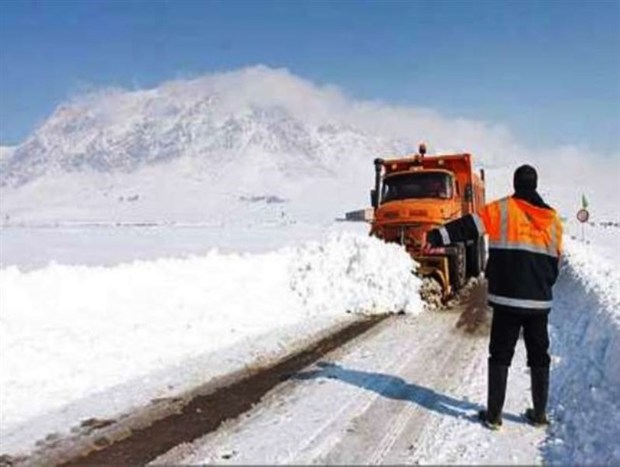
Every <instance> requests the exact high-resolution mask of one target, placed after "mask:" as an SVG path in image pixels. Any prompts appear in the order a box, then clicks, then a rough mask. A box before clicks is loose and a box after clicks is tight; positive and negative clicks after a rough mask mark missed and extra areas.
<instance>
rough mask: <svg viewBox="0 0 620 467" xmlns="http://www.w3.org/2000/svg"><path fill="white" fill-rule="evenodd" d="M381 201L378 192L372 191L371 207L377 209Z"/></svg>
mask: <svg viewBox="0 0 620 467" xmlns="http://www.w3.org/2000/svg"><path fill="white" fill-rule="evenodd" d="M378 201H379V200H378V199H377V190H370V205H371V206H372V207H373V208H375V209H377V207H378V205H379V202H378Z"/></svg>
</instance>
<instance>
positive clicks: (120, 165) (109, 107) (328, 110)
mask: <svg viewBox="0 0 620 467" xmlns="http://www.w3.org/2000/svg"><path fill="white" fill-rule="evenodd" d="M336 96H337V94H334V91H331V90H329V89H321V88H317V87H316V86H314V85H312V84H311V83H308V82H306V81H304V80H302V79H300V78H297V77H295V76H292V75H290V74H289V73H288V72H286V71H279V70H272V69H268V68H265V67H256V68H249V69H245V70H241V71H238V72H233V73H228V74H220V75H211V76H206V77H203V78H199V79H195V80H184V81H175V82H171V83H166V84H164V85H162V86H160V87H158V88H155V89H150V90H140V91H122V90H107V91H105V92H99V93H96V94H90V95H87V96H82V97H78V98H76V99H74V100H72V101H71V102H69V103H67V104H64V105H61V106H60V107H59V108H58V109H57V110H56V111H55V112H54V113H53V115H52V116H51V117H50V118H49V119H48V120H47V121H46V122H45V123H44V124H43V125H42V126H41V127H40V128H39V129H38V130H37V131H35V132H34V133H33V134H32V135H31V136H30V137H29V138H28V139H27V140H26V141H25V142H24V143H23V144H21V145H19V146H18V147H16V148H14V149H13V150H11V151H10V152H8V151H7V152H4V153H3V157H2V158H1V159H0V186H2V187H3V191H4V195H5V197H6V199H7V200H8V201H7V202H6V203H3V211H7V213H9V214H10V212H11V211H17V212H16V214H17V216H18V217H20V214H24V213H25V211H24V210H27V211H28V212H29V215H32V214H33V213H34V212H35V211H37V212H39V213H40V212H42V209H43V208H44V207H45V206H48V207H52V206H59V205H63V209H62V212H59V211H57V210H53V212H54V213H55V215H58V216H59V217H60V218H66V216H67V215H68V216H69V217H73V218H74V219H78V218H92V216H89V215H88V214H87V213H86V212H85V211H92V209H93V208H97V207H101V204H110V203H107V202H106V199H108V200H109V199H113V200H115V202H114V203H112V205H111V206H108V208H103V209H95V210H96V211H99V212H98V213H97V214H96V215H95V218H101V217H103V218H106V217H110V216H111V217H115V216H114V211H118V209H116V208H117V207H118V206H117V205H116V204H117V203H116V201H121V202H122V201H125V200H127V199H131V200H133V201H136V202H135V203H134V209H133V211H139V210H140V209H139V208H137V206H140V205H141V204H142V208H146V211H144V209H143V214H145V215H146V217H147V218H149V219H151V218H153V217H157V213H156V211H157V208H156V206H151V207H150V208H149V207H147V206H144V205H143V204H144V203H143V202H142V201H144V200H145V199H146V200H148V199H151V200H155V199H157V201H159V199H160V196H159V195H160V194H161V193H162V192H165V193H167V201H166V202H165V203H164V205H163V206H161V207H162V214H164V215H163V217H164V218H169V217H173V218H174V217H179V216H175V214H174V213H173V212H171V211H170V210H168V212H167V213H166V208H165V205H170V200H171V198H170V197H172V198H174V199H176V203H177V204H178V208H179V209H176V210H175V209H172V211H176V212H177V213H179V212H184V213H187V209H185V208H184V206H183V205H184V203H186V202H187V196H188V193H187V191H184V190H183V187H185V188H187V186H188V185H195V186H194V188H195V189H198V191H199V192H200V193H201V196H203V197H205V198H210V197H212V196H214V195H216V194H222V193H226V194H228V195H231V196H232V197H233V198H235V199H238V198H240V197H244V199H245V200H246V201H247V200H248V199H250V200H251V199H254V200H256V199H257V198H260V197H261V196H266V197H269V196H276V197H280V198H282V199H287V198H289V197H291V196H292V195H293V194H294V193H293V192H295V191H296V190H295V185H300V184H303V183H307V182H308V181H309V180H316V179H319V180H323V181H330V180H331V182H335V181H336V179H339V180H340V179H342V178H343V174H344V178H346V175H347V174H348V173H350V171H351V170H352V169H353V170H354V171H356V170H357V167H359V168H361V167H362V166H366V167H365V170H368V171H370V167H371V161H372V159H373V158H374V157H376V156H377V155H386V154H393V153H401V152H403V151H406V150H409V149H410V148H412V147H413V144H411V143H407V142H406V141H404V140H398V139H396V138H389V137H385V136H380V135H378V134H376V133H374V134H373V133H372V132H371V131H367V129H363V128H361V127H359V126H357V127H356V126H355V125H353V124H351V122H348V121H347V120H346V119H345V118H341V117H342V115H339V114H338V113H337V112H334V109H333V106H334V102H335V101H336V100H337V97H336ZM363 178H366V177H363ZM358 179H359V178H358ZM363 182H364V184H365V185H368V184H369V183H370V181H369V180H363ZM171 185H173V186H174V187H175V190H172V191H174V193H172V192H171V190H169V189H168V188H169V187H170V186H171ZM167 187H168V188H167ZM95 198H100V201H101V203H97V202H96V200H95ZM87 199H90V200H91V202H92V203H91V204H92V205H91V206H90V207H88V206H85V205H84V202H85V200H87ZM140 200H142V201H140ZM9 201H10V202H9ZM67 202H68V203H69V204H73V208H76V209H67V206H66V205H67ZM207 204H208V203H207ZM35 205H36V207H35ZM112 206H114V209H112ZM80 207H81V208H80ZM71 212H72V213H73V214H70V213H71ZM48 213H50V211H48ZM203 213H204V211H203ZM166 214H168V215H166ZM29 215H26V217H29ZM35 217H37V216H35ZM44 217H50V216H44ZM52 217H53V216H52ZM138 217H140V216H139V215H138ZM180 217H181V218H187V216H185V215H181V216H180ZM50 219H51V217H50Z"/></svg>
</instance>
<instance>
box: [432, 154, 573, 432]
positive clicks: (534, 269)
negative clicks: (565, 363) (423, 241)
mask: <svg viewBox="0 0 620 467" xmlns="http://www.w3.org/2000/svg"><path fill="white" fill-rule="evenodd" d="M513 182H514V189H515V193H514V194H513V195H512V196H510V197H506V198H502V199H500V200H498V201H495V202H493V203H490V204H488V205H486V206H484V207H483V208H482V209H481V210H480V212H479V213H478V214H473V215H472V214H468V215H466V216H463V217H461V218H460V219H457V220H455V221H452V222H449V223H447V224H445V225H444V226H443V227H440V228H439V229H433V230H431V231H430V232H429V233H428V235H427V242H428V244H429V245H430V246H433V247H435V246H442V245H449V244H450V243H454V242H463V241H466V240H469V239H472V240H473V239H476V238H478V237H479V236H480V235H484V234H488V236H489V237H488V238H489V260H488V263H487V266H486V271H485V274H486V277H487V281H488V292H489V293H488V301H489V304H490V305H491V307H492V308H493V320H492V324H491V340H490V343H489V354H490V356H489V365H488V393H487V408H486V410H482V411H480V413H479V416H480V419H481V420H482V422H483V423H484V424H485V425H486V426H487V427H488V428H491V429H499V427H500V426H501V424H502V408H503V406H504V399H505V395H506V382H507V379H508V368H509V367H510V363H511V361H512V357H513V355H514V350H515V346H516V343H517V340H518V338H519V331H520V329H521V328H523V338H524V340H525V347H526V350H527V365H528V366H529V367H530V374H531V384H532V401H533V405H534V408H533V409H527V410H526V412H525V416H526V418H527V419H528V420H529V421H530V422H531V423H533V424H534V425H536V426H540V425H547V424H548V423H549V421H548V419H547V414H546V406H547V395H548V391H549V362H550V358H549V353H548V349H549V334H548V330H547V318H548V315H549V312H550V310H551V305H552V299H553V296H552V290H551V289H552V286H553V285H554V284H555V281H556V279H557V277H558V270H559V260H560V254H561V249H562V224H561V222H560V219H559V217H558V215H557V214H556V212H555V211H554V210H553V209H552V208H551V207H549V206H548V205H547V204H546V203H545V202H544V201H543V199H542V198H541V197H540V195H539V194H538V192H537V191H536V187H537V183H538V175H537V173H536V170H535V169H534V168H533V167H531V166H529V165H523V166H521V167H519V168H518V169H517V170H516V171H515V173H514V180H513Z"/></svg>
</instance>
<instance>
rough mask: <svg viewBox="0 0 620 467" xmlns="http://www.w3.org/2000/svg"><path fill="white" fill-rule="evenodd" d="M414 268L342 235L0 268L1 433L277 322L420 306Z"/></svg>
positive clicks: (401, 257) (392, 253) (393, 253)
mask: <svg viewBox="0 0 620 467" xmlns="http://www.w3.org/2000/svg"><path fill="white" fill-rule="evenodd" d="M413 267H414V263H413V261H412V260H411V259H410V257H409V256H408V255H407V254H406V253H404V252H403V251H402V250H401V249H400V248H399V247H397V246H394V245H386V244H384V243H382V242H380V241H378V240H376V239H372V238H369V237H363V236H357V235H352V234H338V235H336V234H334V235H332V236H330V237H329V238H328V239H326V240H325V241H323V242H320V243H318V242H310V243H308V244H306V245H304V246H301V247H297V248H286V249H282V250H279V251H277V252H273V253H267V254H256V255H251V254H244V255H234V254H232V255H222V254H219V253H218V252H217V251H216V250H213V251H211V252H210V253H209V254H207V255H205V256H200V257H199V256H196V257H193V258H188V259H183V260H180V259H160V260H157V261H149V262H134V263H131V264H123V265H119V266H116V267H111V268H104V267H84V266H82V267H81V266H60V265H51V266H49V267H47V268H44V269H39V270H36V271H33V272H27V273H24V272H20V271H19V270H18V269H17V268H16V267H9V268H6V269H1V270H0V284H1V285H0V308H1V309H2V316H1V320H0V353H1V354H2V362H3V365H2V366H3V371H2V372H1V373H0V387H1V388H2V392H1V396H0V397H1V400H0V405H1V406H2V420H1V424H2V425H1V426H2V432H6V431H7V430H10V429H11V427H13V426H15V425H16V424H18V423H20V422H26V421H27V420H28V419H30V418H32V417H34V416H36V415H41V414H44V413H46V412H48V411H51V410H53V409H58V408H60V407H62V406H63V405H65V404H67V403H69V402H71V401H74V400H78V399H82V398H85V397H87V396H90V395H92V394H93V393H95V392H101V391H105V390H106V388H110V387H112V386H115V385H119V384H121V383H123V382H125V381H126V380H127V379H128V378H134V377H138V376H141V375H142V376H143V375H147V374H149V373H150V372H153V371H155V370H161V369H162V368H165V367H169V366H171V365H174V364H176V363H178V362H180V361H183V360H187V359H191V358H194V357H197V356H199V355H201V354H205V353H208V352H213V351H216V350H222V349H223V348H225V347H227V346H230V345H231V344H234V343H235V342H239V341H242V340H244V339H249V338H252V337H253V336H256V335H258V334H262V333H265V332H267V331H270V330H273V329H275V328H281V327H284V326H286V325H290V324H294V323H309V322H310V321H312V319H317V318H320V317H322V316H341V315H344V314H345V313H346V312H353V313H378V312H388V311H400V310H404V311H407V312H410V313H416V312H419V311H420V310H421V308H422V303H421V300H420V296H419V286H420V280H419V279H418V278H417V277H415V276H414V275H413V274H412V273H411V272H412V269H413ZM302 334H303V333H302ZM32 388H37V396H36V397H32V396H33V395H32Z"/></svg>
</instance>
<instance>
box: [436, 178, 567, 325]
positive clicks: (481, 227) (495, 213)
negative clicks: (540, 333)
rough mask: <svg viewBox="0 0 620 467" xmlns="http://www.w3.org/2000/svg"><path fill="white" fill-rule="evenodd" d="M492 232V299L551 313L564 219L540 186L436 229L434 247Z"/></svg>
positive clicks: (488, 269)
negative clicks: (561, 220) (550, 204)
mask: <svg viewBox="0 0 620 467" xmlns="http://www.w3.org/2000/svg"><path fill="white" fill-rule="evenodd" d="M485 234H486V235H488V240H489V260H488V262H487V266H486V269H485V275H486V278H487V280H488V287H489V295H488V300H489V303H490V304H491V305H501V306H506V307H510V308H514V309H516V310H518V311H522V312H523V311H526V312H531V313H546V312H548V311H549V310H550V309H551V305H552V301H553V293H552V287H553V285H554V284H555V282H556V280H557V277H558V270H559V259H560V255H561V249H562V224H561V222H560V220H559V217H558V215H557V214H556V212H555V211H554V210H553V209H552V208H550V207H549V206H548V205H547V204H545V202H544V201H543V200H542V198H541V197H540V196H539V195H538V193H536V191H534V190H531V191H526V192H517V193H515V195H513V196H511V197H507V198H502V199H500V200H498V201H495V202H493V203H490V204H487V205H486V206H484V207H483V208H482V209H481V210H480V212H479V213H478V214H468V215H466V216H463V217H461V218H460V219H457V220H455V221H452V222H449V223H447V224H445V225H444V226H442V227H440V228H439V229H434V230H431V231H430V232H429V233H428V235H427V241H428V243H429V244H430V245H431V246H441V245H447V244H450V243H458V242H464V241H466V240H474V239H476V238H478V237H480V236H482V235H485Z"/></svg>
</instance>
